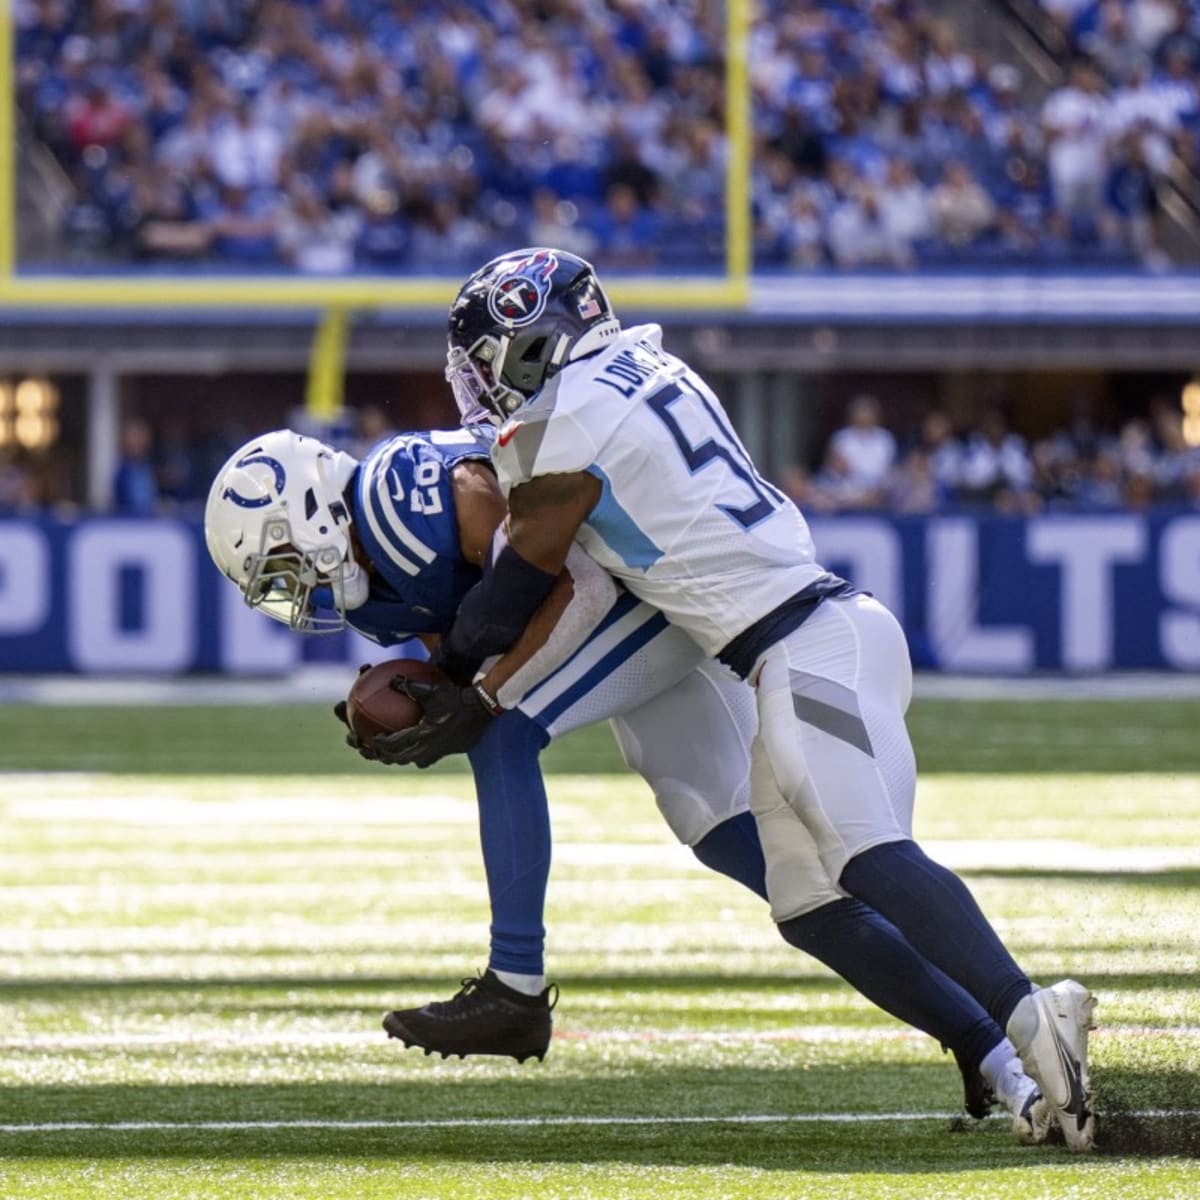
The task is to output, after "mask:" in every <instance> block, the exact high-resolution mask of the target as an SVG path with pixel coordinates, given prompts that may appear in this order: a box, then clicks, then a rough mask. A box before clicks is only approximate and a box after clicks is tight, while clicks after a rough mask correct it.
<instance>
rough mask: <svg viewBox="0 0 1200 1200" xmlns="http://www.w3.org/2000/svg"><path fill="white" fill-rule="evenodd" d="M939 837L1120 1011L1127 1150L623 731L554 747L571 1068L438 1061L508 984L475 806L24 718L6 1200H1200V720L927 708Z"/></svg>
mask: <svg viewBox="0 0 1200 1200" xmlns="http://www.w3.org/2000/svg"><path fill="white" fill-rule="evenodd" d="M913 729H914V733H915V737H916V741H917V745H918V753H919V757H920V759H921V762H922V766H923V768H924V774H923V776H922V782H921V788H920V798H919V803H918V836H919V837H921V838H922V839H923V840H924V841H925V842H926V844H927V848H929V849H930V850H931V852H933V853H935V855H936V856H938V857H940V858H942V859H943V860H944V861H946V862H948V863H949V864H950V865H953V866H955V867H957V868H960V869H961V870H962V871H963V872H964V874H965V877H966V878H967V880H968V882H969V883H970V885H971V887H972V888H973V890H974V891H975V892H976V894H977V895H978V897H979V898H980V900H981V902H982V904H983V906H984V908H985V910H986V911H987V912H988V913H989V914H990V915H991V916H992V917H993V919H994V920H995V922H996V924H997V926H998V927H999V929H1000V931H1001V933H1002V936H1004V937H1005V939H1006V940H1007V941H1008V943H1009V945H1010V946H1011V947H1012V948H1013V949H1014V951H1015V952H1016V953H1017V956H1018V958H1019V959H1020V961H1021V962H1022V963H1023V964H1024V965H1025V966H1026V968H1027V969H1028V970H1029V971H1030V972H1031V974H1033V976H1034V977H1035V978H1036V979H1038V980H1039V981H1041V982H1046V983H1049V982H1053V981H1054V980H1055V979H1057V978H1060V977H1062V976H1063V975H1072V976H1075V977H1077V978H1079V979H1082V980H1084V981H1086V982H1087V983H1088V984H1089V985H1090V986H1091V987H1092V988H1093V989H1094V990H1095V991H1096V992H1097V994H1098V996H1099V998H1100V1004H1099V1007H1098V1009H1097V1018H1098V1020H1099V1023H1100V1028H1099V1029H1098V1030H1097V1032H1096V1033H1095V1034H1094V1035H1093V1039H1092V1062H1093V1078H1094V1082H1095V1085H1096V1088H1097V1092H1098V1096H1099V1112H1100V1118H1099V1132H1098V1148H1097V1151H1096V1153H1094V1154H1093V1155H1090V1156H1086V1157H1082V1158H1081V1157H1078V1156H1073V1155H1070V1154H1068V1153H1067V1152H1066V1151H1065V1149H1063V1148H1062V1147H1061V1146H1046V1147H1036V1148H1027V1147H1021V1146H1018V1145H1016V1144H1014V1143H1013V1142H1011V1141H1010V1139H1009V1136H1008V1132H1007V1129H1006V1125H1005V1123H1004V1122H1003V1121H1001V1120H999V1119H992V1120H989V1121H985V1122H982V1123H980V1124H978V1125H975V1124H973V1123H968V1124H969V1127H964V1123H963V1122H962V1121H958V1120H956V1119H955V1117H954V1114H955V1111H956V1109H957V1107H958V1104H959V1097H960V1090H959V1082H958V1073H957V1071H956V1070H955V1068H954V1065H953V1061H952V1059H951V1058H949V1057H948V1056H944V1055H943V1054H942V1053H941V1052H940V1050H939V1048H938V1047H937V1046H936V1045H935V1044H933V1043H932V1042H931V1041H930V1040H929V1039H927V1038H925V1037H923V1036H921V1035H919V1034H915V1033H913V1032H912V1031H909V1030H907V1029H906V1028H904V1027H903V1026H901V1025H899V1024H898V1023H896V1022H895V1021H893V1020H891V1019H890V1018H888V1017H886V1016H885V1015H883V1014H882V1013H880V1012H878V1011H877V1010H874V1009H873V1008H872V1007H871V1006H870V1005H869V1004H867V1003H866V1002H865V1001H863V1000H860V999H859V998H857V997H856V995H855V994H854V993H853V992H852V991H850V989H849V988H848V987H846V986H845V985H844V984H843V983H841V982H840V981H839V980H838V979H837V978H836V977H834V976H832V975H831V974H830V973H829V972H827V971H826V970H825V969H824V968H822V967H820V966H819V965H818V964H816V963H814V962H813V961H811V960H808V959H806V958H804V957H802V956H801V955H799V954H798V953H797V952H795V951H793V950H791V949H790V948H789V947H787V946H786V945H784V943H783V942H782V941H781V940H780V939H779V938H778V936H777V935H776V933H775V931H774V928H773V926H772V924H771V922H770V921H769V919H768V917H767V914H766V912H765V909H764V907H763V906H762V905H761V904H760V903H759V902H758V901H757V900H756V899H755V898H754V897H752V896H751V895H749V893H746V892H743V891H742V890H740V889H739V888H737V887H736V886H735V885H733V884H731V883H729V882H728V881H725V880H723V879H721V878H718V877H716V876H713V875H710V874H709V873H707V872H705V871H704V870H703V869H702V868H701V867H699V866H698V865H697V864H696V863H695V861H694V859H692V857H691V856H690V854H689V853H688V852H687V851H685V850H682V849H681V848H679V847H678V846H676V845H675V844H674V843H673V842H672V841H671V839H670V837H669V835H668V834H667V832H666V829H665V826H664V825H663V824H662V822H661V821H660V819H659V818H658V816H657V813H656V810H655V808H654V804H653V801H652V800H651V798H650V796H649V794H648V792H647V791H646V789H645V787H644V786H643V785H642V784H641V782H640V781H639V780H636V779H635V778H632V777H630V776H629V775H627V774H625V773H623V772H622V770H621V767H620V763H619V760H617V758H616V757H615V753H614V751H613V748H612V746H611V739H610V738H609V737H608V735H607V732H606V731H603V730H600V731H596V732H589V733H586V734H583V735H578V736H576V737H575V738H573V739H568V740H567V741H566V742H565V743H564V744H563V745H561V746H559V747H556V748H554V750H553V751H552V753H551V754H550V755H549V759H548V762H549V766H550V769H551V772H552V774H551V776H550V792H551V797H552V805H553V817H554V826H555V837H556V846H555V855H556V858H555V866H554V872H553V877H552V881H551V887H550V896H549V913H548V923H549V929H550V933H549V949H550V965H551V975H552V977H553V978H554V979H556V980H557V981H558V983H559V985H560V987H561V993H562V994H561V1000H560V1003H559V1007H558V1010H557V1012H556V1037H555V1040H554V1044H553V1047H552V1049H551V1052H550V1054H549V1055H548V1057H547V1059H546V1061H545V1062H544V1063H541V1064H537V1063H535V1062H528V1063H526V1064H525V1065H524V1066H518V1065H517V1064H516V1063H514V1062H512V1061H510V1060H496V1061H488V1060H483V1059H470V1060H468V1061H466V1062H460V1061H458V1060H450V1061H446V1062H443V1061H442V1060H441V1059H440V1058H427V1057H425V1056H423V1055H421V1054H420V1053H419V1052H418V1051H415V1050H409V1051H404V1050H403V1049H401V1047H400V1046H399V1044H398V1043H396V1042H389V1041H388V1040H387V1039H386V1037H385V1036H384V1035H383V1033H382V1031H381V1029H380V1027H379V1020H380V1017H381V1016H382V1014H383V1013H384V1012H385V1011H386V1010H387V1009H388V1008H392V1007H398V1006H408V1005H413V1004H418V1003H421V1002H423V1001H425V1000H428V999H432V998H435V997H447V996H449V994H450V993H451V992H452V991H453V990H454V989H455V988H456V987H457V986H458V983H459V980H460V979H461V978H462V977H464V976H467V975H470V974H473V973H474V972H475V970H476V969H477V968H481V967H482V966H483V964H484V962H485V951H486V938H487V912H486V904H485V895H484V888H483V882H482V870H481V866H480V861H479V852H478V843H477V837H476V831H475V813H474V802H473V799H472V791H471V786H470V780H469V777H467V776H466V775H464V774H463V773H462V771H461V769H449V770H437V771H434V772H429V773H419V772H409V773H404V772H399V771H392V770H388V769H386V768H378V767H374V766H372V765H370V764H364V763H360V762H358V761H357V760H356V759H355V758H354V756H353V755H351V754H350V752H349V751H347V750H346V749H345V748H344V747H343V746H341V745H340V744H339V739H338V734H337V730H336V727H335V725H334V722H333V719H332V717H330V716H329V715H328V713H327V712H326V711H324V709H323V708H322V707H320V706H316V705H313V706H303V707H294V708H283V709H267V708H232V709H220V708H158V709H109V710H105V711H100V710H97V709H94V708H87V709H85V708H58V709H48V708H43V709H34V708H24V709H21V708H13V707H9V708H3V707H0V856H2V861H3V875H2V878H0V1004H2V1006H3V1009H2V1012H0V1020H2V1025H0V1197H3V1198H4V1200H10V1198H11V1200H17V1198H26V1197H45V1198H47V1200H75V1198H78V1197H118V1198H126V1197H137V1198H141V1197H147V1198H149V1197H153V1198H154V1200H174V1198H179V1197H214V1198H222V1200H225V1198H242V1197H273V1198H274V1197H279V1198H283V1197H287V1198H308V1197H313V1198H338V1200H340V1198H342V1197H347V1198H356V1200H357V1198H364V1200H375V1198H378V1200H384V1198H386V1200H412V1198H416V1197H421V1198H426V1197H428V1198H436V1200H442V1198H446V1200H459V1198H472V1197H480V1198H484V1197H486V1198H487V1200H506V1198H515V1197H530V1198H531V1200H552V1198H559V1197H562V1198H567V1197H572V1198H574V1197H579V1198H584V1197H586V1198H595V1200H609V1198H612V1197H638V1198H642V1197H645V1198H650V1197H653V1198H654V1200H660V1198H666V1197H670V1198H675V1197H680V1198H684V1200H686V1198H691V1197H696V1198H701V1197H703V1198H705V1200H709V1198H724V1197H731V1198H733V1197H737V1198H740V1197H746V1198H753V1200H774V1198H779V1200H785V1198H786V1200H796V1198H809V1197H813V1198H830V1200H832V1198H837V1200H842V1198H847V1200H849V1198H855V1200H857V1198H862V1200H875V1198H883V1197H913V1198H917V1197H920V1198H921V1200H927V1198H935V1200H937V1198H941V1197H962V1198H970V1200H975V1198H979V1200H1007V1198H1008V1197H1014V1198H1019V1200H1034V1198H1036V1197H1045V1198H1047V1200H1051V1198H1053V1200H1060V1198H1067V1197H1070V1198H1090V1197H1096V1198H1108V1197H1119V1198H1120V1200H1140V1198H1143V1197H1156V1198H1157V1197H1180V1198H1184V1197H1195V1196H1200V1085H1198V1083H1197V1074H1196V1070H1197V1063H1198V1061H1200V987H1198V985H1200V886H1198V885H1200V702H1196V701H1173V702H1168V701H1158V702H1107V701H1106V702H1090V703H1089V702H1080V703H1052V702H1040V703H1030V702H1021V703H1001V702H992V703H987V704H983V703H965V702H954V703H952V702H940V703H933V702H924V703H920V704H918V705H917V706H916V707H915V708H914V712H913Z"/></svg>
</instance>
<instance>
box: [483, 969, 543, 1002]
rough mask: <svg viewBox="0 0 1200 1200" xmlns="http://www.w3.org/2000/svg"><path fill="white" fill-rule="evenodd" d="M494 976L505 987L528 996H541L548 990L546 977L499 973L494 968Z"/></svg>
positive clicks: (509, 972) (510, 972)
mask: <svg viewBox="0 0 1200 1200" xmlns="http://www.w3.org/2000/svg"><path fill="white" fill-rule="evenodd" d="M492 974H493V975H495V977H496V978H497V979H498V980H500V982H501V983H502V984H504V985H505V987H510V988H512V990H513V991H514V992H524V994H525V995H526V996H540V995H541V994H542V993H543V992H544V991H545V990H546V977H545V975H517V974H515V973H514V972H512V971H497V970H495V969H494V968H493V970H492Z"/></svg>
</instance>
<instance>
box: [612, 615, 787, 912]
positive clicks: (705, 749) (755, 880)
mask: <svg viewBox="0 0 1200 1200" xmlns="http://www.w3.org/2000/svg"><path fill="white" fill-rule="evenodd" d="M680 638H682V639H683V642H682V643H681V644H680V645H679V646H678V648H677V649H676V648H675V647H674V646H673V643H674V642H675V641H677V640H678V639H680ZM660 642H661V644H660V645H656V646H654V647H651V648H650V649H649V653H650V654H651V655H653V656H654V658H655V662H653V663H651V664H649V665H652V666H656V667H657V666H661V665H663V663H662V659H663V658H664V657H665V656H666V655H668V654H670V655H671V661H672V662H679V661H680V660H681V659H686V661H693V660H694V659H695V658H696V657H697V655H698V653H699V651H698V649H697V648H696V647H695V643H693V642H692V641H691V639H690V638H687V637H686V635H683V634H682V633H681V631H679V630H677V629H669V630H667V631H665V633H664V634H663V635H662V638H661V639H660ZM644 653H645V652H644ZM635 665H636V664H635ZM662 677H663V676H662V675H661V674H659V673H658V671H656V672H655V675H654V678H662ZM757 724H758V718H757V715H756V714H755V711H754V694H753V693H752V692H751V691H750V689H749V688H748V687H746V685H745V684H743V683H740V682H738V681H737V680H734V679H733V678H732V677H731V676H730V675H729V673H728V672H726V671H724V670H723V669H722V668H720V667H718V666H717V665H716V664H715V663H713V662H711V661H701V662H700V663H699V664H698V665H697V666H696V668H695V669H694V670H692V671H690V672H689V673H688V674H686V675H685V676H684V677H683V678H682V679H680V680H679V682H678V683H676V684H675V685H674V686H673V687H670V688H667V689H666V690H665V691H662V692H660V693H659V694H658V695H656V696H652V697H651V698H650V699H649V700H646V701H645V702H644V703H642V704H639V705H638V706H637V707H636V708H632V707H631V708H629V709H627V710H625V711H622V712H621V714H620V715H618V716H615V717H613V719H612V728H613V733H614V734H615V735H616V739H617V745H618V746H619V747H620V750H621V755H622V757H623V758H624V759H625V763H626V765H627V766H628V767H629V768H630V769H631V770H634V771H636V772H637V773H638V774H639V775H641V776H642V778H643V779H645V781H646V782H647V783H648V784H649V785H650V788H651V790H652V791H653V793H654V799H655V802H656V803H657V804H658V809H659V812H661V813H662V815H663V819H664V820H665V821H666V822H667V824H668V825H669V826H670V828H671V832H672V833H673V834H674V835H675V836H676V838H678V840H679V841H680V842H681V843H682V844H683V845H685V846H688V847H690V848H691V851H692V853H693V854H694V855H695V856H696V858H697V859H699V860H700V862H702V863H703V864H704V865H705V866H706V867H708V868H709V869H710V870H712V871H717V872H718V873H720V874H722V875H728V876H729V878H730V879H733V880H735V881H736V882H738V883H740V884H743V885H744V886H745V887H748V888H749V889H750V890H751V891H752V892H754V893H755V894H756V895H758V896H761V897H762V898H763V899H764V900H765V899H766V898H767V885H766V863H765V861H764V860H763V854H762V845H761V843H760V842H759V839H758V830H757V828H756V827H755V824H754V816H753V814H752V813H751V812H750V743H751V741H752V740H753V738H754V731H755V728H756V727H757Z"/></svg>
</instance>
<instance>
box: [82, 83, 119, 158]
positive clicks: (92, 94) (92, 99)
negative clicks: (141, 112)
mask: <svg viewBox="0 0 1200 1200" xmlns="http://www.w3.org/2000/svg"><path fill="white" fill-rule="evenodd" d="M66 118H67V133H68V135H69V136H70V139H71V144H72V145H73V146H74V148H75V150H76V151H77V152H78V153H80V154H82V153H83V152H85V151H86V150H88V149H89V148H90V147H93V146H95V147H99V148H100V149H106V148H107V147H109V146H112V145H113V144H114V143H115V142H117V141H118V140H119V139H120V137H121V135H122V134H123V133H124V132H125V130H126V129H127V128H128V127H129V123H130V121H131V120H132V119H133V118H132V114H131V113H130V112H129V109H127V108H126V107H125V105H123V104H122V103H120V101H118V100H115V99H113V97H112V95H111V94H110V92H109V90H108V88H106V87H104V86H103V84H100V83H93V84H89V85H88V88H87V91H86V92H85V93H84V95H82V96H74V97H72V98H71V99H70V100H68V101H67V107H66ZM98 161H103V159H102V157H101V158H100V159H99V160H98Z"/></svg>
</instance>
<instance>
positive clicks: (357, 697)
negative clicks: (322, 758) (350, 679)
mask: <svg viewBox="0 0 1200 1200" xmlns="http://www.w3.org/2000/svg"><path fill="white" fill-rule="evenodd" d="M333 711H334V713H335V714H336V716H337V718H338V720H340V721H342V722H343V723H344V724H345V725H347V726H348V727H349V730H350V732H349V733H348V734H347V735H346V744H347V745H349V746H351V747H353V748H354V749H355V750H357V751H358V752H359V754H361V755H362V756H363V758H368V759H371V760H372V761H375V762H382V763H388V764H390V765H392V766H409V765H411V766H417V767H430V766H432V765H433V764H434V763H435V762H439V761H440V760H441V759H443V758H445V757H446V756H447V755H448V754H463V753H465V752H466V751H468V750H469V749H470V748H471V747H472V746H473V745H474V744H475V743H476V742H477V741H478V740H479V738H480V737H481V736H482V735H483V731H484V730H485V729H486V728H487V726H488V725H490V724H491V722H492V720H493V719H494V718H495V717H496V716H498V715H499V714H500V712H501V711H502V710H501V709H500V706H499V705H498V704H497V703H496V701H495V700H494V699H493V698H492V697H491V696H490V695H488V694H487V692H485V691H484V689H483V687H482V685H481V684H472V685H471V686H470V687H460V686H459V685H458V684H456V683H453V682H452V681H451V680H450V679H448V678H447V677H446V676H445V675H444V674H443V673H442V672H441V671H440V670H439V669H438V668H437V667H435V666H434V665H433V664H432V663H427V662H419V661H416V660H413V659H399V660H397V661H395V662H389V663H383V664H381V665H380V666H377V667H363V668H362V669H361V670H360V671H359V676H358V679H357V680H355V682H354V686H353V687H352V688H351V689H350V695H349V697H347V699H345V700H342V701H339V703H337V704H335V705H334V706H333Z"/></svg>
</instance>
